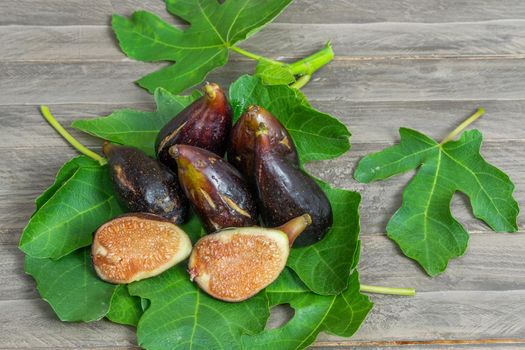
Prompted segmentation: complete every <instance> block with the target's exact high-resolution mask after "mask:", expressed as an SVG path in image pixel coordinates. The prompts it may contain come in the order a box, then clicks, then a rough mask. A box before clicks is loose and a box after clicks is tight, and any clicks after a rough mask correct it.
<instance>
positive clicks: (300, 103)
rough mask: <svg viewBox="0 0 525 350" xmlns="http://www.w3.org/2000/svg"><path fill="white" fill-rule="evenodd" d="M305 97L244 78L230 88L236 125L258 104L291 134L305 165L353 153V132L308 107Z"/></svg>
mask: <svg viewBox="0 0 525 350" xmlns="http://www.w3.org/2000/svg"><path fill="white" fill-rule="evenodd" d="M305 101H306V99H305V97H304V95H303V94H302V93H301V92H299V90H297V89H293V88H291V87H288V86H286V85H274V86H269V85H264V84H262V82H261V79H260V78H257V77H253V76H249V75H243V76H242V77H240V78H239V79H237V80H236V81H235V82H234V83H233V84H232V85H231V86H230V103H231V104H232V108H233V113H234V116H233V118H234V121H236V120H237V119H238V118H239V117H240V116H241V114H242V113H243V112H244V111H245V110H246V109H247V108H248V106H250V105H252V104H255V105H260V106H263V107H264V108H266V109H268V110H269V111H270V112H271V113H272V114H273V115H274V116H275V117H276V118H277V119H278V120H279V121H280V122H281V124H283V126H284V127H285V128H286V129H287V130H288V132H289V133H290V135H291V136H292V139H293V141H294V143H295V145H296V147H297V151H298V153H299V157H300V159H301V161H302V162H310V161H313V160H323V159H331V158H335V157H338V156H340V155H341V154H343V153H345V152H346V151H348V150H349V149H350V142H349V137H350V132H349V131H348V129H347V128H346V126H345V125H344V124H343V123H341V122H340V121H339V120H337V119H336V118H334V117H332V116H330V115H328V114H325V113H322V112H319V111H317V110H316V109H314V108H312V107H310V106H308V105H307V104H305Z"/></svg>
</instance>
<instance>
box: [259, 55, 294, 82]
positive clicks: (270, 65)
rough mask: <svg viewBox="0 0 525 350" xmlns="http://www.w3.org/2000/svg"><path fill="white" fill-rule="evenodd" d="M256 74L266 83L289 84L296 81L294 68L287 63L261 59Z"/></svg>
mask: <svg viewBox="0 0 525 350" xmlns="http://www.w3.org/2000/svg"><path fill="white" fill-rule="evenodd" d="M255 76H257V77H259V78H261V81H262V82H263V83H264V84H266V85H289V84H291V83H294V82H295V76H294V74H293V72H292V69H291V68H290V66H289V65H287V64H282V63H279V62H274V61H270V60H267V59H264V58H263V59H260V60H259V61H258V62H257V66H256V67H255Z"/></svg>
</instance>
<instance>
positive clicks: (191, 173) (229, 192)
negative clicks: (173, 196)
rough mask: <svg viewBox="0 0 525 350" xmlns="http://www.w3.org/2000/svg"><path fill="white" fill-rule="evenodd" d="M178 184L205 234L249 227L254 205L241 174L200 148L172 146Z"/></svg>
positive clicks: (253, 214) (224, 161)
mask: <svg viewBox="0 0 525 350" xmlns="http://www.w3.org/2000/svg"><path fill="white" fill-rule="evenodd" d="M170 155H171V156H172V157H173V159H174V160H175V161H176V162H177V168H178V177H179V182H180V185H181V187H182V189H183V190H184V193H185V194H186V196H187V197H188V199H189V201H190V203H191V205H192V207H193V209H194V210H195V212H196V213H197V215H199V217H200V218H201V220H202V221H203V224H204V226H205V229H206V231H207V232H208V233H210V232H215V231H217V230H219V229H221V228H225V227H243V226H253V225H255V224H256V223H257V206H256V202H255V199H254V197H253V196H252V194H251V192H250V191H249V188H248V185H247V184H246V182H245V181H244V178H243V177H242V175H241V173H240V172H239V171H238V170H237V169H235V168H234V167H233V166H232V165H231V164H229V163H228V162H227V161H226V160H224V159H223V158H221V157H219V156H218V155H216V154H214V153H211V152H209V151H206V150H204V149H202V148H198V147H193V146H188V145H175V146H172V147H171V148H170Z"/></svg>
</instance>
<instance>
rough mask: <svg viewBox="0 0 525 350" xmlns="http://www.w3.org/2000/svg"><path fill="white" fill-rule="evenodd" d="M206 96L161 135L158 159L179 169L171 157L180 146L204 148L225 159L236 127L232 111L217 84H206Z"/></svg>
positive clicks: (178, 115) (173, 168) (204, 89)
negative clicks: (230, 138)
mask: <svg viewBox="0 0 525 350" xmlns="http://www.w3.org/2000/svg"><path fill="white" fill-rule="evenodd" d="M203 91H204V96H202V97H200V98H199V99H197V100H196V101H194V102H193V103H192V104H190V105H189V106H188V107H186V108H185V109H183V110H182V111H181V112H180V113H179V114H177V115H176V116H175V117H174V118H173V119H172V120H171V121H169V122H168V123H167V124H166V125H165V126H164V127H163V128H162V129H161V130H160V132H159V134H158V136H157V141H156V145H155V150H156V153H157V158H158V160H159V161H160V162H161V163H163V164H166V165H167V166H168V167H170V169H172V170H175V169H176V167H177V164H176V163H175V161H174V159H173V158H171V157H170V156H169V149H170V147H171V146H173V145H176V144H184V145H191V146H196V147H200V148H204V149H206V150H208V151H210V152H213V153H216V154H218V155H220V156H224V153H225V152H226V146H227V137H228V135H229V134H230V130H231V126H232V110H231V107H230V104H229V102H228V99H227V98H226V94H225V93H224V91H223V90H222V89H221V88H220V87H219V85H217V84H214V83H206V85H204V87H203Z"/></svg>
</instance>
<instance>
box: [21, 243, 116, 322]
mask: <svg viewBox="0 0 525 350" xmlns="http://www.w3.org/2000/svg"><path fill="white" fill-rule="evenodd" d="M25 271H26V272H27V273H28V274H30V275H31V276H33V278H34V279H35V280H36V283H37V289H38V291H39V292H40V295H41V296H42V298H43V299H44V300H46V301H47V302H48V303H49V305H51V307H52V308H53V310H54V311H55V313H56V314H57V316H58V318H60V320H62V321H84V322H90V321H96V320H99V319H101V318H102V317H104V316H105V315H106V314H107V312H108V310H109V308H110V303H111V298H112V295H113V292H114V291H115V289H116V288H117V286H116V285H113V284H109V283H106V282H104V281H102V280H101V279H100V278H98V276H97V275H96V274H95V271H94V269H93V265H92V263H91V255H90V250H89V248H83V249H79V250H77V251H75V252H73V253H71V254H69V255H67V256H65V257H63V258H61V259H59V260H53V259H40V258H34V257H31V256H29V255H26V257H25Z"/></svg>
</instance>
